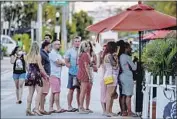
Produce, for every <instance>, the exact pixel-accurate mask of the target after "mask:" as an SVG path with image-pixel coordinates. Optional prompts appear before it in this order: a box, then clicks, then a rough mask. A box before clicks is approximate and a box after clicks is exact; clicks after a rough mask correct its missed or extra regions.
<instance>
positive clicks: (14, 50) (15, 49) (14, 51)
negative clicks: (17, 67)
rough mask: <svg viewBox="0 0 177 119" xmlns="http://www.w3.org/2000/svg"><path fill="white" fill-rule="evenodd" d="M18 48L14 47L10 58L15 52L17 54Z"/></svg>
mask: <svg viewBox="0 0 177 119" xmlns="http://www.w3.org/2000/svg"><path fill="white" fill-rule="evenodd" d="M18 48H20V47H19V46H16V47H15V48H14V49H13V50H12V53H11V54H10V56H12V55H15V54H16V52H17V50H18Z"/></svg>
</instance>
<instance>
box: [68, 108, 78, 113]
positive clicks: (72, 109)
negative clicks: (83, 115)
mask: <svg viewBox="0 0 177 119" xmlns="http://www.w3.org/2000/svg"><path fill="white" fill-rule="evenodd" d="M76 111H78V109H76V108H70V109H69V110H68V111H67V112H76Z"/></svg>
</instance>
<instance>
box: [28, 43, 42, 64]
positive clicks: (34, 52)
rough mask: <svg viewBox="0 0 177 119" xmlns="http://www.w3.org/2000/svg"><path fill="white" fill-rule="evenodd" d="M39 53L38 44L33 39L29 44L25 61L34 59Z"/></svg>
mask: <svg viewBox="0 0 177 119" xmlns="http://www.w3.org/2000/svg"><path fill="white" fill-rule="evenodd" d="M39 53H40V52H39V45H38V43H37V42H36V41H34V42H33V43H32V45H31V48H30V51H29V53H28V54H27V56H26V60H27V62H31V61H35V60H36V57H37V56H38V55H39Z"/></svg>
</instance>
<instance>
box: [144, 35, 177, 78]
mask: <svg viewBox="0 0 177 119" xmlns="http://www.w3.org/2000/svg"><path fill="white" fill-rule="evenodd" d="M142 59H143V62H144V66H145V68H146V69H147V70H148V71H149V72H152V73H153V74H154V75H159V76H163V75H165V76H170V75H172V76H174V75H175V74H177V69H176V67H177V40H176V39H174V38H170V39H166V40H158V39H157V40H155V41H151V42H150V43H149V44H147V46H146V47H145V48H144V50H143V55H142Z"/></svg>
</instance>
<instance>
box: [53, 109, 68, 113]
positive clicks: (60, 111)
mask: <svg viewBox="0 0 177 119" xmlns="http://www.w3.org/2000/svg"><path fill="white" fill-rule="evenodd" d="M66 111H67V110H65V109H60V110H56V111H55V113H64V112H66Z"/></svg>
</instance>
